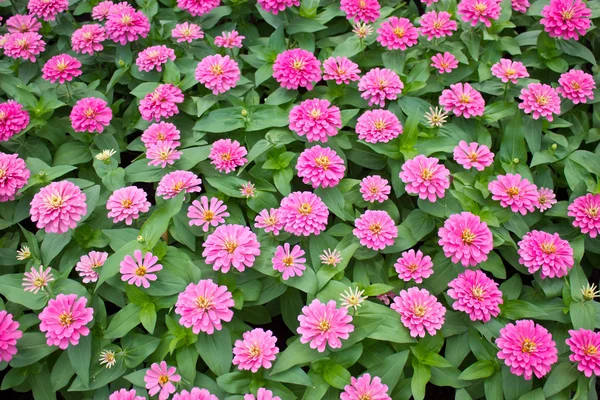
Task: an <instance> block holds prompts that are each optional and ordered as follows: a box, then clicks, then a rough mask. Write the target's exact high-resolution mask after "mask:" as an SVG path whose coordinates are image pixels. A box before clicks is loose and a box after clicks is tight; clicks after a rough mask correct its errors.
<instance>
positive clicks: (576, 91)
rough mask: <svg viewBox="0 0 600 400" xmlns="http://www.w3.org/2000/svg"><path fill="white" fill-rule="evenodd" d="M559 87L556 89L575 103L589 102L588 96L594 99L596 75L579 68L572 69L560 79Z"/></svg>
mask: <svg viewBox="0 0 600 400" xmlns="http://www.w3.org/2000/svg"><path fill="white" fill-rule="evenodd" d="M558 83H559V85H560V86H559V87H557V88H556V91H557V92H558V93H560V94H561V95H562V97H564V98H565V99H569V100H571V101H572V102H573V104H579V103H587V100H588V98H589V99H590V100H594V90H595V89H596V83H595V82H594V77H593V76H592V75H590V74H588V73H585V72H583V71H581V70H579V69H572V70H570V71H569V72H565V73H564V74H562V75H561V76H560V78H559V79H558Z"/></svg>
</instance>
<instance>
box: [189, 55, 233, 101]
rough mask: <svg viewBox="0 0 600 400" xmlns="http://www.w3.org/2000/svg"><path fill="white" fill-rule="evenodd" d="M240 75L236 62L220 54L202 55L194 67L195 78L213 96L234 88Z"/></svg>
mask: <svg viewBox="0 0 600 400" xmlns="http://www.w3.org/2000/svg"><path fill="white" fill-rule="evenodd" d="M240 76H241V75H240V68H239V66H238V63H237V62H236V61H235V60H234V59H232V58H230V57H229V56H225V57H223V56H222V55H220V54H215V55H214V56H206V57H204V58H203V59H202V61H200V62H199V63H198V66H197V67H196V80H197V81H198V82H200V83H201V84H203V85H204V86H205V87H206V88H207V89H208V90H212V92H213V94H214V95H215V96H216V95H218V94H220V93H225V92H227V91H228V90H229V89H231V88H234V87H235V86H236V85H237V82H238V81H239V80H240Z"/></svg>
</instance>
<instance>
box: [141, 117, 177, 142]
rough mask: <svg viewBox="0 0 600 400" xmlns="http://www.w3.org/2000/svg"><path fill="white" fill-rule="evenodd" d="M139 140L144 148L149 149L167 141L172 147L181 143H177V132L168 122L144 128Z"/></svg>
mask: <svg viewBox="0 0 600 400" xmlns="http://www.w3.org/2000/svg"><path fill="white" fill-rule="evenodd" d="M140 139H141V140H142V143H144V145H145V146H146V147H151V146H154V145H156V144H158V143H160V142H167V141H168V142H171V143H173V145H174V146H180V145H181V143H179V139H180V135H179V130H178V129H177V127H176V126H175V125H173V124H172V123H170V122H163V121H161V122H158V123H155V124H152V125H150V126H149V127H148V128H146V130H145V131H144V133H143V134H142V136H141V138H140Z"/></svg>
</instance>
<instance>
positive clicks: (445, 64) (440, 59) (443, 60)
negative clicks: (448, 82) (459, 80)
mask: <svg viewBox="0 0 600 400" xmlns="http://www.w3.org/2000/svg"><path fill="white" fill-rule="evenodd" d="M431 66H432V67H434V68H437V70H438V72H439V73H440V74H443V73H450V72H452V70H453V69H456V68H458V60H457V59H456V57H454V56H453V55H452V53H448V52H445V53H443V54H442V53H437V54H436V55H434V56H433V57H431Z"/></svg>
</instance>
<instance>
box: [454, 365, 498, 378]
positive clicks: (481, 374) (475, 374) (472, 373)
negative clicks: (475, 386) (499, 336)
mask: <svg viewBox="0 0 600 400" xmlns="http://www.w3.org/2000/svg"><path fill="white" fill-rule="evenodd" d="M496 367H497V364H496V363H495V362H493V361H489V360H485V361H477V362H476V363H474V364H472V365H471V366H469V367H468V368H467V369H465V370H464V371H463V372H462V373H461V374H460V376H459V377H458V379H462V380H463V381H474V380H476V379H482V378H487V377H488V376H492V374H494V372H496Z"/></svg>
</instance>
